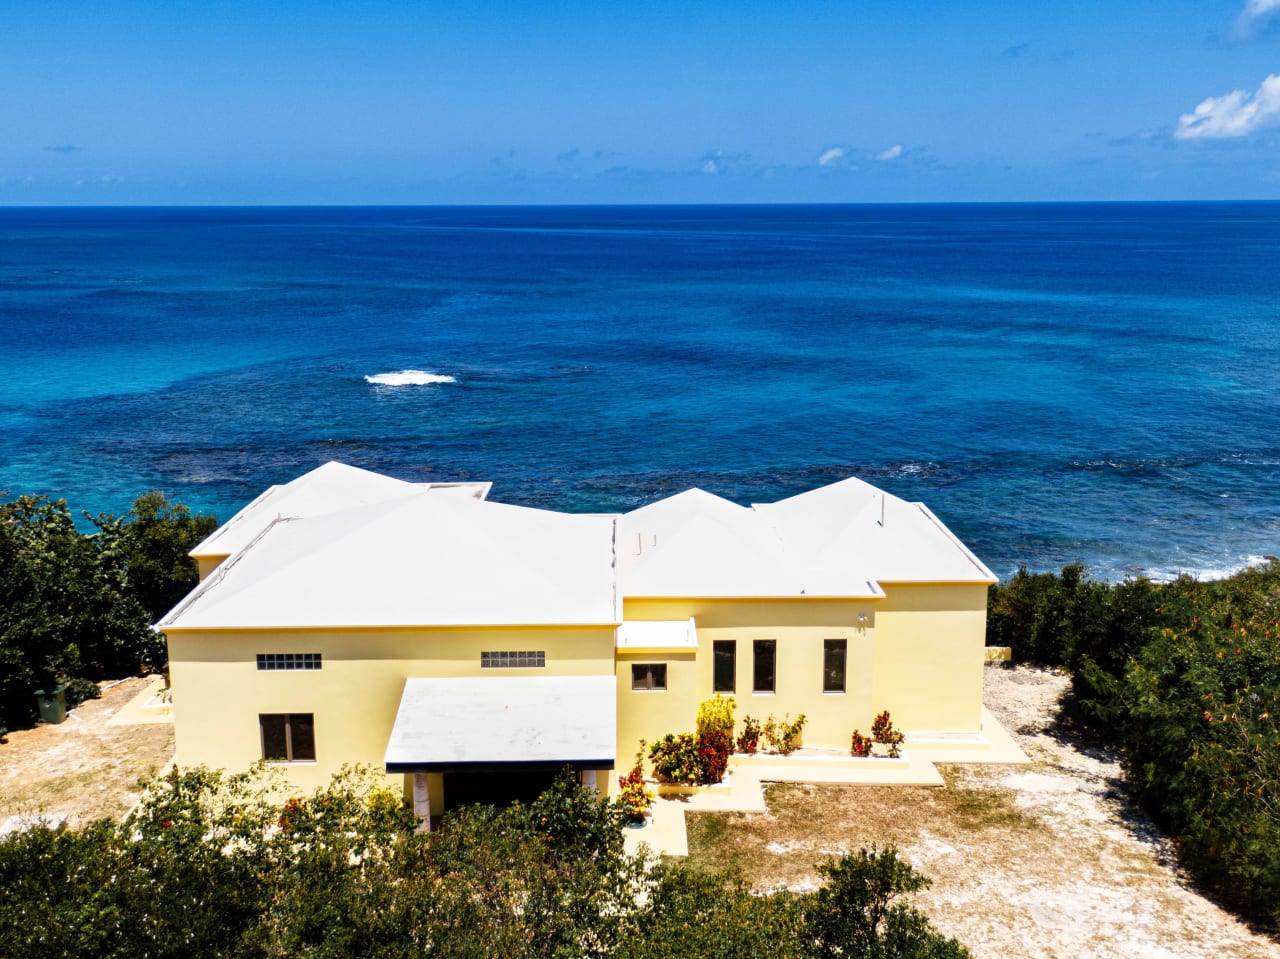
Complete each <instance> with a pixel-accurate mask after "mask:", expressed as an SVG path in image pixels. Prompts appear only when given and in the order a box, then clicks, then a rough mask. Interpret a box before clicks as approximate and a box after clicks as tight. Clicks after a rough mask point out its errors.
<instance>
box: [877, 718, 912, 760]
mask: <svg viewBox="0 0 1280 959" xmlns="http://www.w3.org/2000/svg"><path fill="white" fill-rule="evenodd" d="M871 735H872V737H873V738H874V739H875V741H876V742H878V743H880V744H881V745H884V746H888V747H889V758H890V759H897V758H898V757H899V756H901V755H902V748H901V747H902V742H903V740H904V739H906V736H904V735H903V734H902V733H900V732H899V731H898V730H896V729H894V728H893V720H892V719H890V718H889V710H887V709H886V710H885V711H884V712H882V713H880V714H879V715H878V716H876V718H875V719H873V720H872V721H871Z"/></svg>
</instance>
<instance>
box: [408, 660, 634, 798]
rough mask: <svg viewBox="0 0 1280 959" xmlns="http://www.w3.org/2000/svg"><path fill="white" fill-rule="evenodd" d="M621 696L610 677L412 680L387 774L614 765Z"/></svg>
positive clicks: (500, 677)
mask: <svg viewBox="0 0 1280 959" xmlns="http://www.w3.org/2000/svg"><path fill="white" fill-rule="evenodd" d="M617 695H618V692H617V680H616V679H615V678H614V676H613V675H612V674H610V675H606V676H494V677H489V676H480V677H472V676H463V677H450V678H444V679H407V680H405V684H404V692H403V693H402V694H401V696H400V709H399V711H398V712H397V713H396V722H395V726H394V727H392V730H391V738H390V739H389V740H388V742H387V753H386V758H385V762H386V767H387V772H389V773H425V772H445V771H451V770H456V771H461V770H466V769H478V768H483V767H494V766H503V765H509V764H516V763H520V764H525V763H536V764H543V765H546V764H569V765H573V766H578V767H597V768H600V767H603V768H608V767H612V766H613V764H614V760H615V759H616V755H617V716H618V706H617Z"/></svg>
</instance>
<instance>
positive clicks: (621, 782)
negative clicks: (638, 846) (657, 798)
mask: <svg viewBox="0 0 1280 959" xmlns="http://www.w3.org/2000/svg"><path fill="white" fill-rule="evenodd" d="M643 752H644V740H641V741H640V752H638V753H636V762H635V765H634V766H632V767H631V772H629V773H627V774H626V775H625V776H619V777H618V789H619V792H618V801H619V802H621V803H622V809H623V811H624V812H625V813H626V814H627V818H628V819H629V820H631V822H643V821H644V816H645V813H647V812H648V811H649V807H650V806H651V805H653V794H652V793H650V792H649V789H648V787H646V786H645V784H644V764H643V761H642V759H641V754H642V753H643Z"/></svg>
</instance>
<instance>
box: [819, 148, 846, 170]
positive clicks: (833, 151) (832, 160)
mask: <svg viewBox="0 0 1280 959" xmlns="http://www.w3.org/2000/svg"><path fill="white" fill-rule="evenodd" d="M845 152H846V151H845V148H844V147H831V148H829V149H826V150H823V151H822V156H820V157H818V166H834V165H835V164H837V163H839V162H840V161H841V160H843V159H844V156H845Z"/></svg>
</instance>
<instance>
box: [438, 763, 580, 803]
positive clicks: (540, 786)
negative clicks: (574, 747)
mask: <svg viewBox="0 0 1280 959" xmlns="http://www.w3.org/2000/svg"><path fill="white" fill-rule="evenodd" d="M564 769H565V767H564V766H542V765H532V764H530V765H528V766H525V765H512V766H507V767H493V766H485V767H480V768H477V769H455V770H452V771H449V772H446V773H445V774H444V809H445V812H450V811H451V810H454V809H457V808H458V807H460V806H498V807H505V806H510V805H511V804H512V803H516V802H519V803H525V804H528V803H531V802H533V801H534V800H535V799H537V798H538V797H539V796H540V795H542V794H543V793H544V792H546V791H547V790H548V789H550V788H551V785H552V783H554V782H555V780H556V777H557V776H559V775H560V774H561V773H562V772H564Z"/></svg>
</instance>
